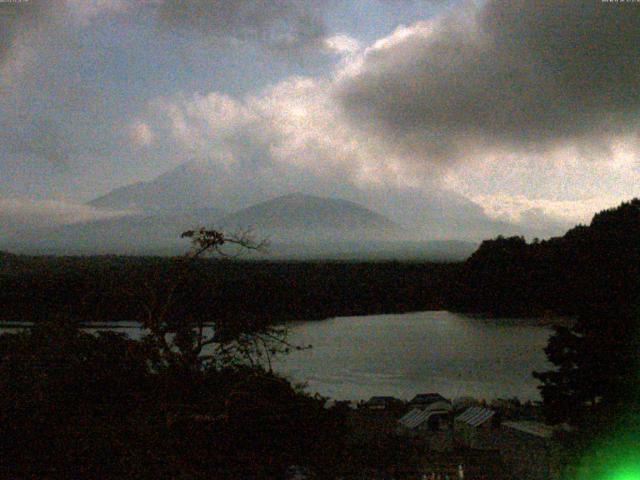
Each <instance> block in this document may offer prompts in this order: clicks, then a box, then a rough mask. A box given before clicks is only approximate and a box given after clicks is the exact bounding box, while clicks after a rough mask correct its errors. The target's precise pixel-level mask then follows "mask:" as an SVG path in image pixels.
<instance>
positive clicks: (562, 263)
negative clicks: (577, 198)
mask: <svg viewBox="0 0 640 480" xmlns="http://www.w3.org/2000/svg"><path fill="white" fill-rule="evenodd" d="M639 292H640V199H637V198H636V199H634V200H631V201H630V202H626V203H622V204H621V205H620V206H618V207H616V208H612V209H609V210H604V211H602V212H600V213H597V214H596V215H594V217H593V219H592V221H591V223H590V225H588V226H584V225H579V226H576V227H574V228H572V229H571V230H569V231H568V232H567V233H566V234H565V235H563V236H562V237H557V238H552V239H549V240H546V241H542V242H534V243H527V242H526V241H525V240H524V239H523V238H522V237H510V238H504V237H498V238H496V239H493V240H487V241H485V242H483V243H482V245H481V246H480V248H479V249H478V250H477V251H476V252H475V253H474V254H473V255H472V256H471V257H470V258H469V259H468V260H467V262H466V263H465V266H464V269H463V272H462V275H461V277H460V279H459V285H458V287H457V288H455V289H454V290H453V291H452V295H451V302H452V305H453V306H454V307H455V308H457V309H462V310H468V311H484V312H486V313H490V314H494V315H538V314H543V313H545V312H555V313H559V314H565V315H575V314H578V313H580V312H581V311H582V310H584V309H589V308H590V306H596V305H599V304H603V305H604V304H616V305H621V306H624V305H627V306H629V308H635V306H637V305H638V295H639Z"/></svg>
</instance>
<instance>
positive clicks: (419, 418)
mask: <svg viewBox="0 0 640 480" xmlns="http://www.w3.org/2000/svg"><path fill="white" fill-rule="evenodd" d="M443 413H445V412H442V411H434V410H421V409H419V408H414V409H413V410H411V411H410V412H409V413H407V414H406V415H405V416H404V417H402V418H401V419H400V420H398V423H400V425H402V426H403V427H406V428H411V429H413V428H416V427H418V426H420V425H422V424H423V423H424V422H426V421H427V420H429V418H430V417H431V416H432V415H442V414H443Z"/></svg>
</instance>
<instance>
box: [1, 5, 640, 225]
mask: <svg viewBox="0 0 640 480" xmlns="http://www.w3.org/2000/svg"><path fill="white" fill-rule="evenodd" d="M638 45H640V3H637V2H611V1H601V0H581V1H573V0H568V1H562V2H560V1H558V0H540V1H533V0H532V1H518V0H514V1H509V2H503V1H499V0H486V1H458V0H450V1H439V0H234V1H230V0H201V1H196V0H192V1H189V0H183V1H180V0H47V1H44V0H41V1H38V0H29V1H26V0H24V1H22V2H2V1H0V218H9V217H22V218H29V219H37V221H38V222H43V223H45V224H47V223H59V222H63V223H65V222H71V221H80V220H87V219H91V218H102V217H104V216H110V215H114V214H117V212H108V211H98V210H96V209H93V208H91V207H88V206H87V205H85V202H88V201H90V200H91V199H93V198H95V197H98V196H100V195H103V194H105V193H107V192H109V191H111V190H112V189H114V188H117V187H121V186H124V185H127V184H130V183H134V182H138V181H149V180H152V179H154V178H155V177H157V176H159V175H161V174H163V173H165V172H167V171H170V170H171V169H173V168H175V167H177V166H179V165H180V164H182V163H184V162H186V161H194V160H195V161H197V162H199V163H201V164H206V165H207V166H208V167H210V168H212V169H213V170H214V171H220V172H224V175H225V178H229V179H231V180H230V185H233V188H234V189H240V190H242V188H243V186H242V185H243V184H244V179H246V178H248V177H251V178H252V179H253V181H252V182H249V184H250V185H251V187H246V188H255V184H256V183H259V184H260V188H261V190H262V191H265V192H270V191H273V192H274V194H277V193H286V192H284V191H283V190H287V189H288V190H290V191H305V190H307V189H309V188H311V187H313V188H312V189H315V190H314V192H320V193H325V194H328V195H331V194H335V195H339V194H340V193H341V192H342V193H344V192H345V191H348V190H349V189H357V190H358V191H360V192H363V191H365V192H369V191H370V192H392V194H390V195H389V202H390V203H393V202H395V203H396V204H397V205H396V209H397V210H402V209H404V208H405V207H406V205H404V204H403V202H405V201H407V200H406V199H407V198H409V196H410V197H411V198H414V199H415V198H420V199H422V200H424V201H426V202H428V201H429V199H431V198H435V197H438V198H444V197H443V196H442V195H443V192H444V193H445V194H446V195H449V194H450V195H452V196H454V197H455V198H464V199H465V200H468V201H470V202H473V203H475V204H477V205H478V207H479V208H481V209H482V210H483V211H484V212H485V213H486V214H487V215H488V216H490V217H491V218H494V219H498V220H508V221H514V222H533V223H535V222H539V223H541V224H554V225H555V224H557V225H566V224H572V223H578V222H583V223H584V222H588V221H589V219H590V217H591V215H592V214H593V213H594V212H596V211H598V210H600V209H602V208H606V207H612V206H615V205H616V204H618V203H619V202H621V201H623V200H629V199H631V198H632V197H634V196H637V195H638V194H639V190H640V189H639V188H638V186H639V185H640V157H639V153H640V137H639V133H638V132H639V130H638V127H639V119H640V48H639V47H638ZM338 186H339V188H338ZM409 193H410V194H411V195H408V194H409ZM446 195H445V196H446ZM407 208H409V207H407ZM461 228H464V225H462V226H461Z"/></svg>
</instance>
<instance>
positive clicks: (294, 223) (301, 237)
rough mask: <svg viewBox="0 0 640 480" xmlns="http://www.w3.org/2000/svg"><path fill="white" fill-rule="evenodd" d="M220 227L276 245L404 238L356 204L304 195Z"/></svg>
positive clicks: (238, 215) (253, 209)
mask: <svg viewBox="0 0 640 480" xmlns="http://www.w3.org/2000/svg"><path fill="white" fill-rule="evenodd" d="M220 225H221V227H222V228H224V229H227V230H235V229H247V228H248V229H251V230H252V231H253V232H254V233H255V234H256V235H258V236H261V235H262V236H264V235H267V236H270V237H272V240H273V241H276V242H278V241H299V242H314V241H354V240H361V241H362V240H371V239H377V240H385V239H386V240H389V239H396V238H398V237H399V236H401V234H402V229H401V227H400V226H399V225H398V224H396V223H394V222H392V221H391V220H389V219H388V218H386V217H384V216H382V215H380V214H378V213H376V212H373V211H371V210H369V209H367V208H365V207H363V206H361V205H358V204H357V203H354V202H350V201H347V200H338V199H332V198H321V197H316V196H312V195H304V194H301V193H295V194H291V195H285V196H282V197H278V198H274V199H272V200H268V201H266V202H262V203H259V204H256V205H253V206H250V207H248V208H245V209H243V210H240V211H238V212H235V213H233V214H231V215H227V216H226V217H223V218H222V219H221V220H220Z"/></svg>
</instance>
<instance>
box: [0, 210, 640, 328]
mask: <svg viewBox="0 0 640 480" xmlns="http://www.w3.org/2000/svg"><path fill="white" fill-rule="evenodd" d="M639 204H640V200H638V199H634V200H632V201H630V202H626V203H623V204H622V205H620V206H618V207H616V208H612V209H609V210H605V211H602V212H600V213H598V214H596V215H595V216H594V217H593V220H592V222H591V224H590V225H589V226H584V225H580V226H577V227H575V228H573V229H571V230H569V231H568V232H567V233H566V234H565V235H564V236H562V237H557V238H552V239H549V240H544V241H538V240H534V241H533V242H530V243H528V242H526V241H525V239H524V238H523V237H508V238H505V237H502V236H499V237H497V238H495V239H492V240H486V241H484V242H483V243H482V244H481V245H480V247H479V248H478V250H477V251H476V252H475V253H474V254H473V255H472V256H471V257H470V258H469V259H468V260H467V261H466V262H459V263H420V262H419V263H412V262H393V261H386V262H346V261H333V262H260V261H243V260H242V259H241V258H240V259H239V260H230V261H222V260H220V259H201V260H198V261H197V262H194V264H193V265H192V267H191V268H192V269H193V273H192V275H190V279H189V281H187V282H184V283H183V284H182V285H180V286H179V288H178V291H177V294H176V295H177V297H178V298H179V299H181V301H182V302H181V306H177V308H184V309H187V310H202V309H213V310H211V311H214V312H215V315H216V316H218V317H224V318H228V319H229V320H230V321H233V320H234V319H238V318H240V317H243V318H249V319H250V318H257V317H260V318H261V319H268V321H270V322H286V321H290V320H315V319H323V318H328V317H332V316H346V315H366V314H379V313H398V312H407V311H418V310H437V309H449V310H453V311H462V312H474V313H485V314H488V315H492V316H498V317H499V316H542V315H566V316H575V315H578V314H579V313H580V308H581V306H582V305H584V304H585V303H589V304H593V302H596V303H597V302H606V303H616V302H617V303H625V302H628V301H629V299H630V298H632V297H634V296H635V295H637V291H638V290H639V289H638V279H639V278H640V275H639V268H640V267H639V266H640V261H639V259H640V254H639V250H640V233H639V228H640V227H639V223H640V220H639V214H638V211H639ZM175 262H176V259H171V258H163V257H118V256H98V257H27V256H14V255H9V254H1V255H0V321H11V320H13V321H38V320H39V319H43V318H47V317H48V316H50V315H51V314H52V313H59V312H61V311H63V312H65V313H66V314H67V315H68V316H70V317H72V318H76V319H82V320H84V321H87V320H91V321H98V322H102V321H104V322H110V321H136V320H138V317H139V315H140V314H141V310H140V305H141V304H144V303H145V302H146V301H148V299H149V296H150V295H151V294H157V295H163V293H162V292H163V290H166V289H168V288H170V286H171V279H170V277H171V275H172V271H173V270H172V269H173V264H175ZM179 303H180V302H176V304H179Z"/></svg>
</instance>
